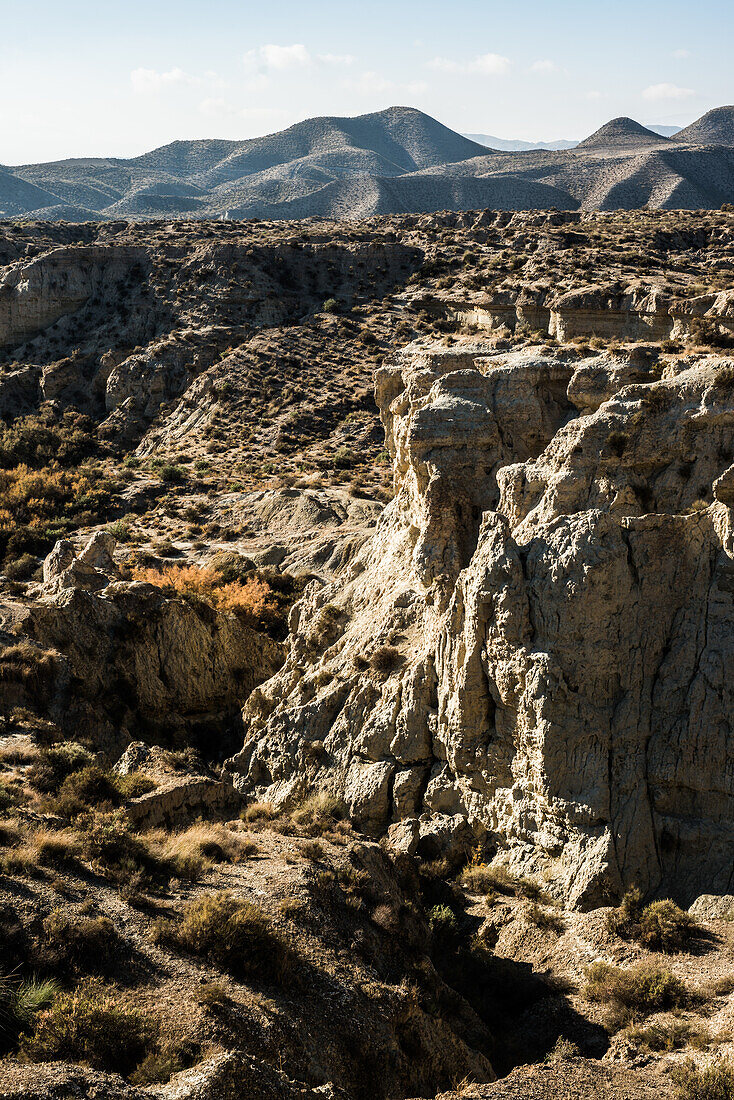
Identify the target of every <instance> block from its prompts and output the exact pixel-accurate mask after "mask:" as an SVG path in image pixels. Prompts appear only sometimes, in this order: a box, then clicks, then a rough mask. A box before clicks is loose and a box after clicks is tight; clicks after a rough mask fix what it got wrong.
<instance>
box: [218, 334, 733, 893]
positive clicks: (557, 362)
mask: <svg viewBox="0 0 734 1100" xmlns="http://www.w3.org/2000/svg"><path fill="white" fill-rule="evenodd" d="M376 392H377V400H378V403H379V406H380V411H381V416H382V419H383V423H384V425H385V431H386V438H387V445H388V448H389V451H390V454H391V456H392V459H393V463H394V472H395V490H396V492H395V499H394V500H393V501H392V502H391V503H390V504H389V505H388V506H387V507H386V509H385V510H384V512H383V514H382V516H381V518H380V520H379V522H378V524H377V527H376V529H375V533H374V534H373V535H372V537H371V538H370V539H369V540H368V541H367V543H366V544H365V546H364V547H363V548H362V550H361V551H360V552H359V554H358V555H357V557H356V559H355V560H354V561H353V562H352V563H351V565H350V566H349V567H348V568H347V570H346V571H345V572H344V573H343V574H342V575H341V577H340V578H339V579H338V580H337V581H335V582H334V583H332V584H328V585H325V586H321V585H318V584H313V585H312V586H310V588H309V589H307V591H306V595H305V598H304V599H303V601H302V603H301V604H300V605H299V606H298V607H297V608H296V609H295V610H294V612H293V621H292V627H293V638H292V642H291V648H290V654H289V656H288V659H287V661H286V662H285V664H284V666H283V668H282V669H281V670H280V671H279V672H278V674H277V675H276V676H275V677H274V678H273V679H271V680H270V681H268V682H267V683H266V684H264V685H262V686H261V687H260V688H258V689H257V690H255V691H254V692H253V694H252V696H251V697H250V698H249V700H248V702H247V704H246V706H245V710H244V720H245V728H246V736H245V743H244V746H243V749H242V751H241V752H240V753H239V754H238V755H237V756H235V757H234V758H233V759H232V761H230V763H229V765H228V767H229V770H230V772H231V774H232V775H233V778H234V781H235V783H236V784H237V785H238V787H239V788H240V790H242V791H243V792H245V793H246V794H248V795H251V796H258V797H266V798H269V799H272V800H273V801H274V802H276V803H278V804H286V803H288V802H293V801H295V800H297V799H299V798H300V797H302V796H303V795H304V794H305V793H306V792H307V791H308V790H310V789H313V788H324V787H327V788H329V789H331V790H333V791H334V792H335V793H336V794H337V795H338V796H339V797H341V798H343V799H344V800H345V801H346V803H347V804H348V806H349V808H350V812H351V814H352V816H353V817H354V818H355V819H356V820H357V821H359V822H360V824H361V825H362V826H363V827H364V828H366V829H368V830H370V831H372V832H373V833H375V834H379V833H382V832H384V831H386V830H388V829H391V832H392V835H393V836H394V837H395V839H396V841H397V842H399V843H402V845H403V846H406V844H407V846H408V847H409V848H414V847H415V845H416V844H419V843H420V840H421V837H422V836H425V837H427V838H429V837H430V835H431V833H433V834H434V835H435V834H436V832H437V831H438V832H439V833H440V832H441V829H444V831H445V832H448V834H450V833H451V831H452V829H453V828H455V825H456V821H457V818H458V819H459V820H464V821H466V822H467V823H468V824H469V826H470V827H471V829H472V831H473V834H474V837H475V840H476V842H477V843H479V844H482V845H484V846H485V849H486V850H487V851H488V852H489V853H494V855H495V858H496V859H497V860H498V861H500V862H503V863H506V864H508V865H509V866H510V867H512V868H513V869H514V870H515V871H518V872H521V873H526V874H535V875H542V876H543V877H544V878H545V879H546V880H547V881H548V882H549V883H550V886H551V888H552V889H554V890H555V891H556V892H557V893H558V894H559V895H562V896H564V897H565V898H566V899H567V900H568V901H569V902H570V903H571V904H572V905H577V906H591V905H597V904H601V903H603V902H605V901H608V900H612V899H615V898H617V897H619V895H620V894H621V893H622V891H623V890H624V889H625V888H627V887H628V886H630V885H631V884H632V883H639V884H640V885H641V886H642V888H643V889H644V890H645V891H646V892H647V893H648V894H649V895H653V894H655V893H661V892H662V893H666V894H671V895H673V896H674V897H676V898H677V899H678V900H680V901H682V902H687V903H690V901H692V900H693V899H694V898H695V897H696V896H697V895H698V894H700V893H702V892H704V891H708V892H711V891H717V892H727V891H729V892H730V891H731V888H732V866H731V859H730V852H731V845H732V842H734V749H733V748H732V745H733V744H734V742H733V740H732V714H733V713H734V708H733V706H732V704H733V702H734V700H733V699H732V684H733V683H734V676H733V675H732V674H733V673H734V645H733V644H732V635H731V628H730V624H731V619H732V614H733V613H734V606H733V601H734V548H733V546H732V536H731V513H730V508H731V507H734V469H732V468H731V463H732V459H733V458H734V361H732V360H727V359H721V358H715V357H707V358H703V359H698V360H696V359H690V358H689V359H688V360H685V361H682V362H680V363H679V364H678V367H677V368H675V370H674V369H673V368H667V369H666V372H661V371H660V370H659V369H657V368H656V366H655V364H654V363H653V364H645V363H636V364H630V363H629V361H627V360H622V359H618V360H617V359H612V358H608V357H596V358H594V359H590V360H585V361H582V362H580V363H579V361H578V360H577V359H576V360H570V359H569V358H567V357H564V356H563V355H562V354H560V353H559V354H558V355H555V356H552V355H542V354H539V353H538V352H536V351H525V352H515V353H511V354H499V353H497V352H496V351H493V350H492V349H491V348H489V347H488V346H486V345H482V344H481V343H469V342H467V343H465V344H459V345H455V346H454V347H450V348H445V347H436V346H428V347H426V346H420V345H414V346H411V347H409V348H407V349H406V350H405V351H403V352H401V353H399V354H397V355H396V356H395V357H394V359H393V360H392V361H391V362H390V363H388V364H387V365H386V366H384V367H383V368H382V369H381V370H380V371H379V372H378V375H377V383H376Z"/></svg>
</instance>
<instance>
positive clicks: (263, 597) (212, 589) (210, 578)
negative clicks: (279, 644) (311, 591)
mask: <svg viewBox="0 0 734 1100" xmlns="http://www.w3.org/2000/svg"><path fill="white" fill-rule="evenodd" d="M225 575H226V573H223V572H221V571H220V570H218V569H217V568H215V567H214V566H199V565H172V566H169V567H168V568H165V569H160V568H146V567H140V566H137V567H135V568H133V570H132V572H131V576H132V579H133V580H136V581H144V582H145V583H146V584H154V585H156V586H157V587H158V588H163V589H165V590H167V591H168V592H170V593H171V594H175V595H177V596H182V597H189V598H190V597H199V598H201V599H205V600H206V601H207V602H208V603H210V604H212V605H213V606H214V607H217V608H219V609H220V610H222V611H233V612H235V613H236V614H237V615H238V616H239V617H240V619H242V621H243V622H244V623H245V624H246V625H247V626H250V627H252V628H253V629H254V630H261V631H265V632H267V633H271V634H273V635H275V636H278V635H280V634H282V632H283V631H284V630H287V618H288V611H289V610H290V607H291V604H292V603H293V597H294V596H295V595H297V594H298V591H299V589H298V586H297V585H295V584H294V583H291V585H290V586H289V585H288V583H287V582H286V584H284V585H280V586H279V588H280V590H278V588H276V587H275V584H274V583H272V579H271V578H266V577H265V576H264V575H263V574H262V573H259V572H258V573H252V572H249V573H248V575H247V576H245V577H244V578H240V579H237V580H229V581H225V580H224V576H225Z"/></svg>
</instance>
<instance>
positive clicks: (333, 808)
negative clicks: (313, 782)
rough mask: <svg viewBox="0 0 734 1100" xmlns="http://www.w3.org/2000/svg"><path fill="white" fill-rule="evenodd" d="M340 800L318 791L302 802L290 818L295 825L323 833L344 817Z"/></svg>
mask: <svg viewBox="0 0 734 1100" xmlns="http://www.w3.org/2000/svg"><path fill="white" fill-rule="evenodd" d="M346 812H347V811H346V807H345V805H344V803H343V802H342V800H341V799H340V798H338V797H337V796H336V795H335V794H331V792H330V791H318V792H316V793H314V794H311V795H309V796H308V797H307V798H305V799H304V800H303V802H302V803H301V805H300V806H299V807H298V809H296V810H294V811H293V814H292V817H293V820H294V822H295V823H296V824H297V825H305V826H307V827H308V828H310V830H311V831H313V832H325V831H327V830H328V829H330V828H332V827H333V826H334V825H335V824H336V822H338V821H341V820H342V819H343V818H344V817H346Z"/></svg>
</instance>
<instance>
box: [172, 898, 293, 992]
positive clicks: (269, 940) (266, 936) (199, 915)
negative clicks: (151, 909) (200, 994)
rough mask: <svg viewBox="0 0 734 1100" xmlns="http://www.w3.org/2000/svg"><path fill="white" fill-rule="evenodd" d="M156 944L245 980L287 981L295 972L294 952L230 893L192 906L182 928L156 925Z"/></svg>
mask: <svg viewBox="0 0 734 1100" xmlns="http://www.w3.org/2000/svg"><path fill="white" fill-rule="evenodd" d="M153 935H154V939H155V941H156V943H159V944H163V945H167V946H171V947H177V948H179V949H181V950H183V951H188V952H190V953H191V954H193V955H202V956H203V957H204V958H207V959H209V960H210V962H213V963H216V964H217V965H219V966H221V967H223V968H224V969H225V970H229V971H231V972H232V973H233V974H237V975H240V976H242V977H246V978H250V977H256V978H261V979H263V980H266V981H267V980H275V981H283V980H284V979H285V977H286V976H287V974H288V973H289V971H290V969H291V968H292V966H293V961H294V956H293V952H292V950H291V948H290V947H289V946H288V944H286V942H285V941H284V940H283V939H282V938H281V936H280V935H279V934H278V932H277V931H276V930H275V929H274V928H273V927H272V926H271V925H270V923H269V921H268V919H267V917H266V916H265V914H264V913H263V911H262V910H261V909H260V908H259V906H257V905H253V904H252V903H251V902H249V901H243V900H241V899H239V898H235V897H234V895H232V894H231V893H229V892H228V891H222V892H221V893H219V894H203V895H202V896H200V897H198V898H195V899H194V900H193V901H190V902H189V903H188V904H187V905H186V907H185V909H184V913H183V918H182V919H181V921H180V922H179V923H177V924H176V923H174V922H172V921H169V920H161V921H158V922H157V923H156V925H155V927H154V931H153Z"/></svg>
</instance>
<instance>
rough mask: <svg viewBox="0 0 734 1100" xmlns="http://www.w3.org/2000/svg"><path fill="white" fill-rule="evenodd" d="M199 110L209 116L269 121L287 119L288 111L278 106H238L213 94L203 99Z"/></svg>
mask: <svg viewBox="0 0 734 1100" xmlns="http://www.w3.org/2000/svg"><path fill="white" fill-rule="evenodd" d="M199 111H200V113H201V114H202V115H206V117H207V118H218V119H239V118H244V119H255V120H258V119H259V120H262V121H263V122H267V121H268V120H274V121H276V122H277V121H280V120H282V119H287V118H288V117H289V116H288V112H287V111H284V110H281V109H279V108H277V107H237V106H235V104H234V103H230V102H229V101H228V100H226V99H221V98H219V97H216V96H213V97H211V98H209V99H202V101H201V103H200V104H199Z"/></svg>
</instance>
